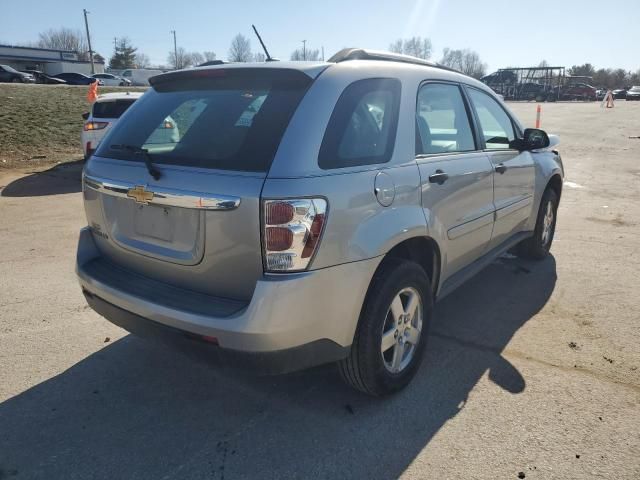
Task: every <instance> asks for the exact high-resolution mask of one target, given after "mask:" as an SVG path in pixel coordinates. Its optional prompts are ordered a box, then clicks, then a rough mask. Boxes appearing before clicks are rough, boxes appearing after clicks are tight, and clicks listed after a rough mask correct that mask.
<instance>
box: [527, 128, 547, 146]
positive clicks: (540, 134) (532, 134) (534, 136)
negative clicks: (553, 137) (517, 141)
mask: <svg viewBox="0 0 640 480" xmlns="http://www.w3.org/2000/svg"><path fill="white" fill-rule="evenodd" d="M550 143H551V142H550V141H549V135H547V132H545V131H544V130H540V129H539V128H527V129H526V130H525V131H524V139H523V140H522V149H523V150H539V149H541V148H547V147H548V146H549V144H550Z"/></svg>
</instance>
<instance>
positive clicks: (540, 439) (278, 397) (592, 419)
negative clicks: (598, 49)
mask: <svg viewBox="0 0 640 480" xmlns="http://www.w3.org/2000/svg"><path fill="white" fill-rule="evenodd" d="M511 106H512V108H513V110H514V111H516V113H517V114H518V115H519V116H520V118H522V119H523V121H524V122H525V123H527V124H532V123H533V121H534V117H535V104H527V103H520V104H512V105H511ZM542 127H543V128H545V129H547V130H548V131H549V132H551V133H557V134H559V135H561V137H562V144H561V151H562V154H563V159H564V162H565V168H566V170H567V183H566V185H565V188H564V193H563V197H562V202H561V208H560V212H559V223H558V230H557V234H556V239H555V242H554V247H553V250H552V252H553V256H551V257H549V258H548V259H547V260H545V261H544V262H541V263H531V262H525V261H522V260H518V259H514V258H508V257H505V258H501V259H500V260H498V261H496V262H495V263H493V264H492V265H491V266H490V267H489V268H488V269H487V270H485V271H484V272H483V273H481V274H480V275H478V276H477V277H476V278H474V279H473V280H471V281H470V282H469V283H468V284H466V285H465V286H463V287H462V288H461V289H460V290H459V291H457V292H456V293H454V294H452V295H451V296H449V297H447V298H446V299H445V300H443V301H442V302H441V303H439V304H438V306H437V309H436V311H437V319H436V322H435V325H434V332H433V337H432V339H431V341H430V346H429V353H428V355H427V357H426V361H425V363H424V365H423V366H422V369H421V370H420V372H419V374H418V376H417V377H416V379H415V381H414V383H413V384H412V385H411V386H410V387H409V388H408V389H407V390H405V391H404V392H402V393H401V394H399V395H397V396H395V397H393V398H389V399H384V400H374V399H369V398H366V397H363V396H361V395H359V394H357V393H354V392H352V391H350V390H349V389H348V388H346V387H344V386H343V385H342V384H341V383H340V380H339V379H338V377H337V376H336V374H335V371H334V370H333V368H331V367H323V368H318V369H314V370H312V371H308V372H302V373H298V374H294V375H288V376H282V377H258V378H256V377H253V376H250V375H247V374H243V373H240V372H236V371H233V370H221V369H218V368H212V367H211V365H208V364H206V363H204V362H201V361H196V360H194V359H192V358H188V357H185V356H183V355H182V354H179V353H177V352H174V351H171V350H167V349H165V348H163V347H161V346H158V345H155V344H153V343H149V342H147V341H143V340H140V339H138V338H135V337H132V336H130V335H127V334H126V333H125V332H124V331H122V330H120V329H118V328H117V327H115V326H112V325H111V324H109V323H108V322H106V321H105V320H103V319H102V318H100V317H99V316H98V315H97V314H95V313H93V312H92V311H90V310H89V309H88V308H87V307H86V305H85V302H84V299H83V297H82V295H81V293H80V289H79V287H78V285H77V282H76V280H75V277H74V272H73V268H74V253H75V243H76V239H77V233H78V230H79V229H80V228H81V227H82V226H83V224H84V214H83V211H82V202H81V194H80V193H79V191H80V184H79V179H80V169H81V164H78V163H70V164H65V165H61V166H58V167H56V168H54V169H51V170H49V171H44V172H26V171H15V170H14V171H7V170H5V171H0V187H1V188H2V190H1V191H0V219H1V221H0V242H1V245H2V253H3V255H2V257H1V258H0V479H2V480H5V479H8V478H11V479H13V478H16V479H31V478H38V479H87V478H95V479H102V478H104V479H114V478H140V479H142V478H145V479H146V478H150V479H161V478H162V479H165V478H166V479H204V478H208V479H222V478H227V479H231V478H311V477H317V478H347V477H348V478H367V479H368V478H396V477H400V476H402V477H404V478H408V479H413V478H434V479H448V478H452V479H453V478H455V479H459V478H473V479H476V478H477V479H485V478H486V479H497V478H500V479H502V478H506V479H509V478H513V479H516V478H527V479H530V478H531V479H550V478H558V479H567V478H572V479H576V478H603V479H637V478H639V477H640V458H639V456H638V454H639V453H640V349H639V347H638V342H639V337H640V329H639V327H638V323H639V320H640V318H639V317H640V309H639V304H640V297H639V296H638V292H640V275H638V271H639V270H640V257H639V255H640V253H639V248H638V247H639V246H640V187H639V182H640V163H639V162H640V140H639V139H630V138H629V137H630V136H638V135H640V104H629V103H625V102H617V103H616V108H614V109H613V110H603V109H601V108H599V106H598V105H597V104H594V103H589V104H582V103H558V104H545V105H544V106H543V114H542Z"/></svg>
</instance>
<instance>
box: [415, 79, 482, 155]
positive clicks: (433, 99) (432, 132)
mask: <svg viewBox="0 0 640 480" xmlns="http://www.w3.org/2000/svg"><path fill="white" fill-rule="evenodd" d="M475 149H476V146H475V142H474V139H473V133H472V131H471V124H470V123H469V115H468V114H467V109H466V107H465V105H464V101H463V99H462V94H461V93H460V88H459V87H458V86H456V85H448V84H440V83H428V84H425V85H423V86H422V87H421V88H420V91H419V92H418V102H417V105H416V155H428V154H438V153H450V152H469V151H472V150H475Z"/></svg>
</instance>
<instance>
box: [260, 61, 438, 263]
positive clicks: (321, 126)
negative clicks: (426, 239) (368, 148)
mask: <svg viewBox="0 0 640 480" xmlns="http://www.w3.org/2000/svg"><path fill="white" fill-rule="evenodd" d="M367 63H370V65H366V68H364V66H363V64H362V62H345V64H338V65H337V66H331V67H329V68H327V69H326V70H325V71H324V72H323V73H322V74H320V75H319V77H318V78H317V79H316V80H315V82H314V83H313V85H312V87H311V89H310V90H309V91H308V92H307V94H306V95H305V97H304V99H303V100H302V102H301V104H300V106H299V107H298V109H297V111H296V113H295V114H294V116H293V118H292V120H291V122H290V124H289V128H288V129H287V131H286V133H285V135H284V137H283V140H282V142H281V144H280V148H279V149H278V153H277V154H276V157H275V159H274V162H273V164H272V166H271V169H270V171H269V175H268V178H267V180H266V181H265V185H264V188H263V192H262V197H263V198H286V197H309V196H319V197H325V198H326V199H327V200H328V215H327V222H326V224H325V227H324V232H323V238H322V240H321V242H320V246H319V249H318V252H317V253H316V257H315V258H314V260H313V262H312V264H311V267H310V268H311V269H318V268H324V267H328V266H332V265H337V264H341V263H347V262H354V261H359V260H364V259H367V258H373V257H376V256H380V255H384V254H385V253H386V252H388V251H389V250H390V249H391V248H393V247H394V246H395V245H396V244H398V243H399V242H401V241H403V240H405V239H408V238H411V237H416V236H425V235H427V234H428V231H427V225H426V219H425V216H424V212H423V211H422V207H421V202H420V174H419V171H418V167H417V164H416V161H415V117H414V115H415V102H416V91H417V85H418V83H419V80H417V79H416V78H414V76H413V75H407V73H406V72H404V73H403V72H402V71H393V70H391V71H390V69H389V68H388V66H385V65H381V63H384V62H367ZM364 78H399V79H400V80H401V81H402V90H401V99H400V102H401V108H400V114H399V115H400V117H399V120H398V129H397V133H396V142H395V148H394V151H393V155H392V157H391V160H390V161H389V162H388V163H385V164H377V165H364V166H359V167H350V168H339V169H331V170H322V169H320V167H319V166H318V152H319V150H320V146H321V144H322V140H323V137H324V132H325V130H326V128H327V125H328V122H329V118H330V117H331V113H332V112H333V108H334V106H335V104H336V102H337V100H338V98H339V97H340V95H341V93H342V92H343V90H344V89H345V88H346V87H347V86H348V85H350V84H351V83H353V82H355V81H357V80H361V79H364ZM380 171H384V172H386V173H388V174H389V175H390V176H391V177H392V179H393V182H394V185H395V198H394V201H393V203H392V205H390V206H389V207H383V206H382V205H381V204H380V203H378V201H377V198H376V195H375V193H374V181H375V177H376V175H377V174H378V172H380Z"/></svg>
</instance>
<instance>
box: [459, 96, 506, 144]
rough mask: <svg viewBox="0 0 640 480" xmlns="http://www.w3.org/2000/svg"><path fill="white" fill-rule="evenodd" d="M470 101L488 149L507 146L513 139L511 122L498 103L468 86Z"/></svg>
mask: <svg viewBox="0 0 640 480" xmlns="http://www.w3.org/2000/svg"><path fill="white" fill-rule="evenodd" d="M468 91H469V96H470V97H471V103H473V106H474V108H475V110H476V113H477V114H478V120H479V122H480V131H481V132H482V136H483V137H484V142H485V145H486V148H487V149H488V150H499V149H505V148H509V144H510V143H511V142H512V141H513V140H515V138H516V137H515V133H514V131H513V124H512V123H511V118H509V115H507V112H505V111H504V109H503V108H502V107H501V106H500V104H499V103H498V102H497V101H495V100H494V99H493V98H491V97H490V96H489V95H487V94H486V93H484V92H481V91H479V90H475V89H473V88H470V89H469V90H468Z"/></svg>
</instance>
